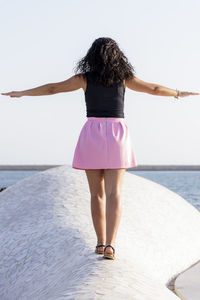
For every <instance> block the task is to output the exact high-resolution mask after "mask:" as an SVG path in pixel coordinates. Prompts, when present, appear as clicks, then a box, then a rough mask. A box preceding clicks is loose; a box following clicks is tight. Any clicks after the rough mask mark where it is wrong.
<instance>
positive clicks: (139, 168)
mask: <svg viewBox="0 0 200 300" xmlns="http://www.w3.org/2000/svg"><path fill="white" fill-rule="evenodd" d="M64 165H65V164H62V165H0V171H1V170H47V169H50V168H55V167H59V166H64ZM66 165H67V166H69V165H68V164H66ZM127 170H128V171H148V170H149V171H168V170H169V171H172V170H174V171H178V170H184V171H190V170H191V171H193V170H198V171H200V165H138V166H137V167H135V168H128V169H127Z"/></svg>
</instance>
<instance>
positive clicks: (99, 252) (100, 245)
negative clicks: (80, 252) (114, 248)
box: [95, 244, 105, 254]
mask: <svg viewBox="0 0 200 300" xmlns="http://www.w3.org/2000/svg"><path fill="white" fill-rule="evenodd" d="M99 247H105V245H103V244H99V245H98V244H97V245H96V249H95V252H96V253H98V254H104V250H103V251H102V250H100V249H98V248H99Z"/></svg>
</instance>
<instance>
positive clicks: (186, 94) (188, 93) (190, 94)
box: [179, 91, 200, 97]
mask: <svg viewBox="0 0 200 300" xmlns="http://www.w3.org/2000/svg"><path fill="white" fill-rule="evenodd" d="M192 95H200V93H192V92H181V91H179V97H187V96H192Z"/></svg>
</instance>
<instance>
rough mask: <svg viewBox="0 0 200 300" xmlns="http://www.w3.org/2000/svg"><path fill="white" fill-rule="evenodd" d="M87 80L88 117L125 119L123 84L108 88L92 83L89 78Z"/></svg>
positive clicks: (86, 100)
mask: <svg viewBox="0 0 200 300" xmlns="http://www.w3.org/2000/svg"><path fill="white" fill-rule="evenodd" d="M85 80H86V91H85V102H86V111H87V117H115V118H124V94H125V86H124V85H123V84H114V85H113V86H109V87H106V86H103V85H102V84H100V83H94V82H92V80H91V79H89V78H88V77H87V78H85Z"/></svg>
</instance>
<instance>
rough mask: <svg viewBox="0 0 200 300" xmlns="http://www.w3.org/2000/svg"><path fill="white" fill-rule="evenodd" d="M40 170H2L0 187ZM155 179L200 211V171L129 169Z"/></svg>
mask: <svg viewBox="0 0 200 300" xmlns="http://www.w3.org/2000/svg"><path fill="white" fill-rule="evenodd" d="M37 172H41V171H38V170H25V171H20V170H14V171H12V170H2V171H0V188H1V187H8V186H10V185H12V184H14V183H16V182H17V181H18V180H20V179H23V178H25V177H27V176H31V175H33V174H35V173H37ZM128 172H130V173H133V174H135V175H138V176H141V177H144V178H147V179H150V180H152V181H155V182H157V183H159V184H161V185H163V186H165V187H167V188H168V189H170V190H172V191H173V192H175V193H177V194H179V195H180V196H182V197H183V198H184V199H185V200H187V201H188V202H190V203H191V204H192V205H194V206H195V207H196V208H197V209H198V210H199V211H200V171H128Z"/></svg>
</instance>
